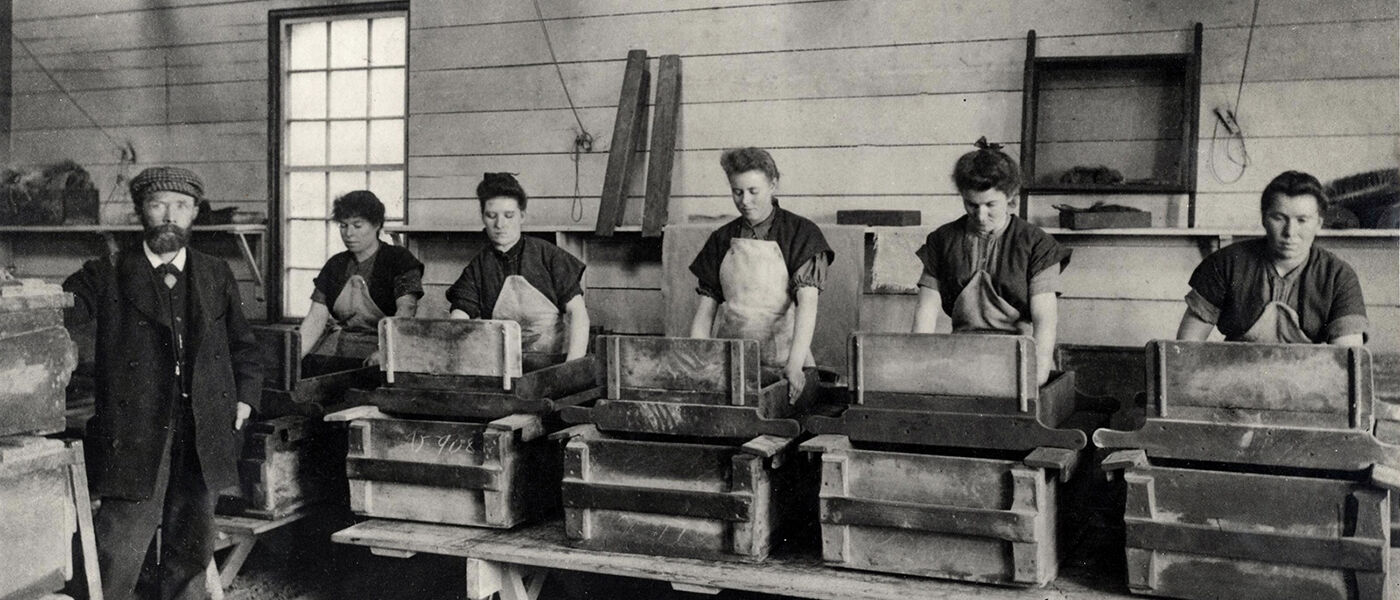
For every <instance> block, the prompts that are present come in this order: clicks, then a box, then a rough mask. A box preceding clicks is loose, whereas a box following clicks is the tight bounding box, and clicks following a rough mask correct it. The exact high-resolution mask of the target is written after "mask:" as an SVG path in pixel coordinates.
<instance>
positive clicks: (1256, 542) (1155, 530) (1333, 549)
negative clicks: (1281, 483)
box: [1124, 517, 1387, 571]
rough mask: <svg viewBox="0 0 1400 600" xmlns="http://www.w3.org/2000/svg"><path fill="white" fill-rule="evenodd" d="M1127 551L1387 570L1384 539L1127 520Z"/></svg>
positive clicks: (1335, 567)
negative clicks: (1228, 529)
mask: <svg viewBox="0 0 1400 600" xmlns="http://www.w3.org/2000/svg"><path fill="white" fill-rule="evenodd" d="M1124 520H1125V521H1126V522H1127V523H1126V524H1127V546H1128V547H1129V548H1146V549H1152V550H1159V551H1171V552H1187V553H1193V554H1208V555H1211V556H1223V557H1229V558H1238V559H1245V560H1257V561H1261V562H1274V561H1279V560H1282V561H1285V562H1287V563H1289V564H1296V565H1304V566H1309V567H1324V568H1330V569H1348V570H1359V571H1381V570H1384V569H1385V567H1386V560H1385V553H1386V549H1387V544H1386V541H1385V540H1378V539H1366V538H1332V539H1318V538H1309V537H1306V536H1296V535H1288V534H1270V533H1253V532H1250V533H1246V532H1239V531H1222V530H1220V529H1218V528H1216V527H1213V526H1208V525H1190V524H1185V523H1173V524H1165V523H1156V522H1153V521H1149V520H1143V519H1136V518H1132V517H1127V518H1126V519H1124Z"/></svg>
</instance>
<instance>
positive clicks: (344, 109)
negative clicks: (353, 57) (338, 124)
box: [330, 71, 369, 118]
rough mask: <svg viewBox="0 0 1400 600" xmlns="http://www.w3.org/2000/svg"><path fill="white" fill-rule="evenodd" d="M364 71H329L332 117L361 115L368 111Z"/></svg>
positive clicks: (367, 91)
mask: <svg viewBox="0 0 1400 600" xmlns="http://www.w3.org/2000/svg"><path fill="white" fill-rule="evenodd" d="M368 93H369V90H368V89H367V88H366V87H365V71H334V72H332V73H331V98H330V99H331V110H330V115H331V117H332V118H336V117H363V116H365V114H366V113H367V112H368V111H369V101H368V98H366V95H367V94H368Z"/></svg>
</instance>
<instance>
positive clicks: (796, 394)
mask: <svg viewBox="0 0 1400 600" xmlns="http://www.w3.org/2000/svg"><path fill="white" fill-rule="evenodd" d="M783 375H784V376H786V377H787V380H788V404H796V403H797V399H798V398H801V397H802V388H804V387H806V386H807V374H806V373H803V372H802V363H796V364H793V363H788V366H787V368H786V369H783Z"/></svg>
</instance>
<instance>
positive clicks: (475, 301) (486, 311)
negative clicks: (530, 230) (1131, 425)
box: [447, 235, 585, 319]
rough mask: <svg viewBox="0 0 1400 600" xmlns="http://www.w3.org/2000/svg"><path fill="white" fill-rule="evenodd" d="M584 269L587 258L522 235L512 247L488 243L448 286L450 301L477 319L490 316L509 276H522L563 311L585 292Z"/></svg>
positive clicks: (454, 306) (455, 307)
mask: <svg viewBox="0 0 1400 600" xmlns="http://www.w3.org/2000/svg"><path fill="white" fill-rule="evenodd" d="M584 268H585V267H584V264H583V261H581V260H579V259H577V258H575V257H574V255H572V254H569V253H568V252H565V251H564V250H563V249H562V248H560V247H558V246H555V245H554V244H551V243H549V242H546V241H544V240H541V239H539V238H536V237H531V236H528V235H522V236H521V237H520V241H519V242H516V244H515V245H514V246H512V247H511V249H510V250H507V251H505V252H501V251H499V250H496V249H495V248H494V247H491V246H488V247H487V248H486V249H484V250H482V251H481V253H479V254H477V255H476V257H475V258H473V259H472V261H471V262H470V263H467V266H466V267H465V268H463V269H462V274H461V276H459V277H457V281H456V283H453V284H452V287H450V288H447V301H448V302H449V303H451V304H452V308H454V309H457V310H460V311H462V312H465V313H467V315H469V316H471V317H472V318H474V319H490V318H492V316H491V315H492V313H493V311H494V310H495V307H496V300H497V299H498V298H500V296H501V289H502V288H503V287H504V286H505V282H506V277H509V276H511V275H519V276H521V277H524V278H525V281H526V282H528V283H529V284H530V285H531V286H533V287H534V288H535V289H537V290H539V291H540V293H542V294H544V295H545V297H546V298H549V301H550V302H553V303H554V305H555V306H557V307H559V312H563V311H564V305H566V304H568V303H569V301H570V300H573V299H574V296H579V295H582V294H583V287H582V285H581V284H580V281H582V279H583V270H584Z"/></svg>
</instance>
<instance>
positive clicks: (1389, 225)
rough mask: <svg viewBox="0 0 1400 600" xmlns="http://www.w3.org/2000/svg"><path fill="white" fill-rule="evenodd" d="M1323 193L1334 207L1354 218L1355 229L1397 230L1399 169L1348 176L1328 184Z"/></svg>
mask: <svg viewBox="0 0 1400 600" xmlns="http://www.w3.org/2000/svg"><path fill="white" fill-rule="evenodd" d="M1326 190H1327V196H1328V197H1329V198H1331V200H1332V205H1333V206H1334V207H1339V208H1342V209H1345V210H1348V211H1350V212H1351V213H1353V214H1355V215H1356V221H1357V223H1358V226H1359V227H1363V228H1366V229H1397V228H1400V169H1380V170H1376V171H1367V172H1364V173H1357V174H1355V175H1348V176H1346V177H1342V178H1340V179H1334V180H1332V181H1330V182H1328V183H1327V187H1326ZM1329 226H1331V225H1329Z"/></svg>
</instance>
